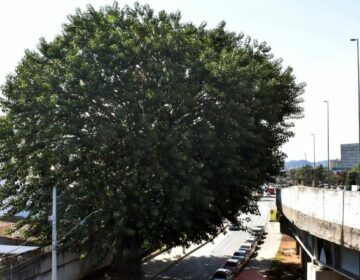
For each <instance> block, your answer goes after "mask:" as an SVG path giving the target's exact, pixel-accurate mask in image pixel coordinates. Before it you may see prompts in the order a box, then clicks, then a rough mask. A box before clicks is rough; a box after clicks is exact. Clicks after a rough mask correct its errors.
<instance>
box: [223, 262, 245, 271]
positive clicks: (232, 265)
mask: <svg viewBox="0 0 360 280" xmlns="http://www.w3.org/2000/svg"><path fill="white" fill-rule="evenodd" d="M240 267H241V261H240V260H237V259H227V260H226V263H225V264H224V268H225V269H228V270H230V271H231V272H232V273H233V274H236V273H237V272H238V271H239V270H240Z"/></svg>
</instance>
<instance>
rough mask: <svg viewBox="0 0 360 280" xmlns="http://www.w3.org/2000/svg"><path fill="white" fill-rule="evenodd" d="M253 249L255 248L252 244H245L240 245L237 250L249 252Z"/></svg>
mask: <svg viewBox="0 0 360 280" xmlns="http://www.w3.org/2000/svg"><path fill="white" fill-rule="evenodd" d="M254 247H255V245H254V244H253V243H250V242H245V243H243V244H241V246H240V248H239V250H248V251H251V250H252V249H253V248H254Z"/></svg>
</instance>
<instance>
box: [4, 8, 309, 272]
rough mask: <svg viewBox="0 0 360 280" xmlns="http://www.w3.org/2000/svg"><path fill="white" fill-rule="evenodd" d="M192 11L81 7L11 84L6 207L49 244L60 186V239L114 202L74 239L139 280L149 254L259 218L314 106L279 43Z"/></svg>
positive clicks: (29, 54)
mask: <svg viewBox="0 0 360 280" xmlns="http://www.w3.org/2000/svg"><path fill="white" fill-rule="evenodd" d="M180 18H181V17H180V14H179V13H172V14H168V13H166V12H164V11H161V12H159V13H158V14H155V13H154V11H153V10H152V9H150V8H149V7H148V6H140V5H138V4H136V5H135V6H134V7H133V8H131V7H124V8H119V7H118V5H117V4H114V5H113V6H111V7H105V8H103V9H101V10H99V11H97V10H95V9H94V8H92V7H88V9H87V10H86V11H84V12H81V11H77V12H76V14H75V15H72V16H69V22H68V23H66V24H64V26H63V31H62V33H61V34H60V35H59V36H57V37H56V38H55V39H54V40H53V41H51V42H46V41H45V40H44V39H41V40H40V43H39V46H38V48H37V50H35V51H26V54H25V56H24V58H23V59H22V61H21V62H20V63H19V65H18V66H17V68H16V71H15V73H14V74H12V75H9V76H8V77H7V80H6V82H5V84H4V85H3V86H2V94H3V98H2V100H1V106H2V110H3V111H4V112H5V116H4V117H3V118H2V119H1V120H0V150H1V155H0V157H1V158H0V160H1V173H0V176H1V179H4V180H6V182H5V184H4V185H3V186H1V188H0V201H2V204H1V209H7V211H8V214H9V215H12V214H14V213H16V212H18V211H20V210H28V211H29V213H30V214H29V216H28V218H27V219H26V220H24V221H22V222H20V223H19V224H18V226H19V227H22V228H23V229H24V230H25V232H26V234H27V235H28V236H36V237H37V238H39V239H40V240H44V241H49V240H50V233H51V231H50V224H49V222H48V216H49V215H50V214H51V190H52V187H53V186H54V185H56V186H57V188H58V204H59V212H58V217H59V236H62V235H63V234H64V233H65V232H67V231H68V230H69V229H71V228H72V227H73V226H74V225H75V224H76V223H78V221H79V220H81V219H82V218H84V217H85V216H86V215H87V214H88V213H91V212H93V211H96V210H98V209H101V212H98V213H96V214H94V215H93V216H92V217H90V218H89V219H88V220H87V222H86V223H85V224H84V225H83V226H81V227H79V228H78V229H77V230H76V231H74V232H73V233H72V234H70V235H69V236H68V237H67V239H65V240H64V243H62V244H61V245H62V246H70V245H74V244H76V247H73V248H79V250H81V251H83V252H88V253H89V252H96V256H98V257H99V260H101V258H102V257H103V256H105V255H106V254H108V253H109V252H110V253H112V254H113V256H114V258H113V262H112V265H113V267H114V268H115V269H117V270H118V271H120V272H121V273H123V274H125V275H126V274H127V278H126V279H139V278H140V277H141V276H140V275H141V273H140V260H141V257H142V256H143V255H144V254H146V253H147V252H148V251H151V250H153V249H155V248H159V247H161V246H168V247H171V246H176V245H186V244H189V243H190V242H200V241H201V240H204V239H207V238H210V237H213V236H215V235H216V234H217V233H218V232H219V229H221V228H222V227H223V223H224V221H225V220H226V219H228V220H230V221H235V220H236V217H237V216H238V214H239V213H240V212H243V213H247V212H250V213H254V212H256V211H257V206H256V200H257V196H256V193H257V191H258V190H259V186H260V185H261V184H262V183H263V182H264V181H269V180H271V179H272V178H273V176H274V175H276V174H277V173H278V172H279V170H280V169H281V167H282V163H283V159H284V154H283V153H282V152H281V151H280V150H279V148H280V146H281V145H282V144H284V143H285V142H286V141H287V140H288V138H289V137H290V136H292V133H291V131H290V130H289V129H290V128H291V126H292V123H291V118H297V117H301V113H302V109H301V107H300V103H301V101H302V100H301V97H300V96H301V94H302V92H303V84H297V83H296V81H295V77H294V75H293V74H292V69H291V68H283V67H282V62H281V60H280V59H274V58H273V55H272V54H271V53H270V48H269V47H268V46H267V45H266V43H261V44H260V43H258V42H257V41H255V40H254V41H252V40H251V39H250V38H248V37H247V38H245V37H244V36H243V35H242V34H236V33H232V32H228V31H226V30H225V24H224V23H220V24H219V25H218V26H217V27H216V28H214V29H207V28H206V25H205V24H203V25H200V26H195V25H194V24H192V23H182V22H181V20H180ZM25 225H26V226H25Z"/></svg>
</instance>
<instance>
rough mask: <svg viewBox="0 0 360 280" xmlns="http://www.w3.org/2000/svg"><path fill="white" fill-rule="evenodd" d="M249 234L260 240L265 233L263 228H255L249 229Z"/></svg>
mask: <svg viewBox="0 0 360 280" xmlns="http://www.w3.org/2000/svg"><path fill="white" fill-rule="evenodd" d="M251 233H252V234H253V235H255V236H257V237H258V238H261V237H262V236H263V235H264V233H265V229H264V226H255V227H252V228H251Z"/></svg>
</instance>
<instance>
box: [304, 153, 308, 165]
mask: <svg viewBox="0 0 360 280" xmlns="http://www.w3.org/2000/svg"><path fill="white" fill-rule="evenodd" d="M304 156H305V166H307V161H306V153H304Z"/></svg>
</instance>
